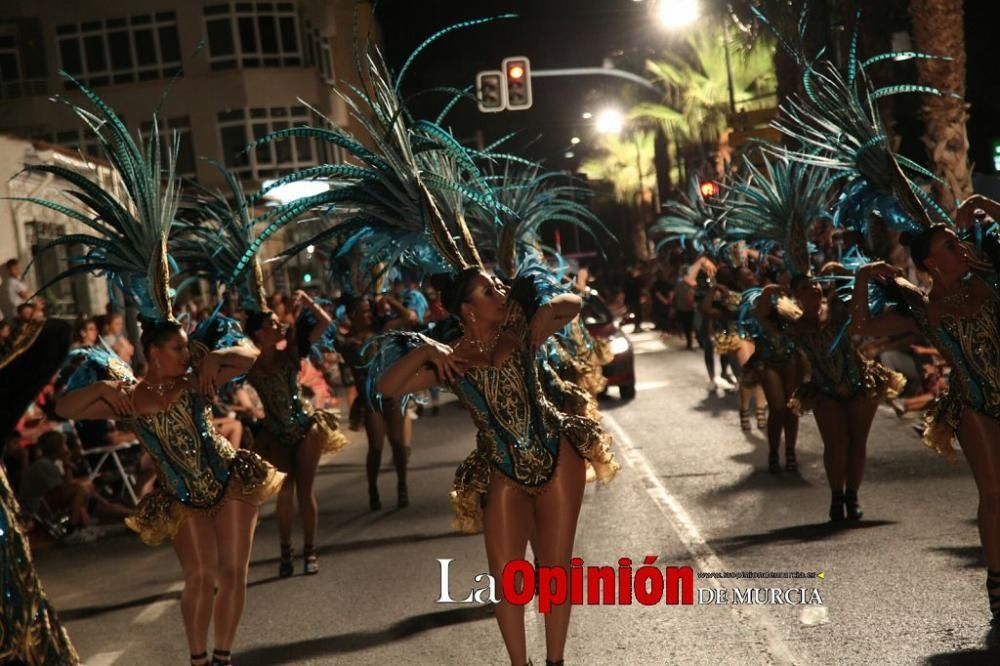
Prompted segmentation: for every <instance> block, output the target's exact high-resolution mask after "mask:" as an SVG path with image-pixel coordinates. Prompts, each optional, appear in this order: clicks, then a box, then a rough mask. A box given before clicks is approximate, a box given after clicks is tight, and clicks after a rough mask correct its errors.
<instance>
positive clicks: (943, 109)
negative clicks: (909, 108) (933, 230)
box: [910, 0, 972, 213]
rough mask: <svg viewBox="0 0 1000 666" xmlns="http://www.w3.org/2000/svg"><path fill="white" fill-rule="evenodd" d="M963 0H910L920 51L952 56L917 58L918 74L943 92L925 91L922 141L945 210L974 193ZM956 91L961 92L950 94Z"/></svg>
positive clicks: (915, 42)
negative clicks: (966, 81)
mask: <svg viewBox="0 0 1000 666" xmlns="http://www.w3.org/2000/svg"><path fill="white" fill-rule="evenodd" d="M962 4H963V3H962V0H910V18H911V20H912V22H913V41H914V47H915V48H916V50H917V51H922V52H924V53H929V54H932V55H939V56H948V57H950V58H951V59H950V60H918V61H917V78H918V80H919V82H920V83H921V84H923V85H928V86H933V87H935V88H937V89H938V90H940V91H941V92H942V93H944V95H943V96H937V95H924V96H923V97H922V98H921V100H922V106H921V111H922V113H923V116H924V124H925V128H924V136H923V141H924V144H925V145H926V146H927V150H928V151H929V152H930V156H931V161H932V163H933V167H934V168H933V171H934V173H935V174H936V175H937V176H938V177H939V178H940V179H941V180H943V181H944V182H943V183H935V185H934V194H935V196H936V198H937V200H938V203H940V204H941V205H942V206H943V207H944V209H945V210H947V211H948V212H949V213H954V212H955V210H956V208H957V204H956V200H957V201H961V200H963V199H965V198H966V197H968V196H969V195H971V194H972V172H971V169H970V167H969V138H968V135H967V133H966V128H965V124H966V122H967V120H968V118H969V112H968V108H969V105H968V104H966V102H965V31H964V29H963V26H962V18H963V9H962ZM949 94H955V95H957V96H958V97H957V98H955V97H949V96H947V95H949Z"/></svg>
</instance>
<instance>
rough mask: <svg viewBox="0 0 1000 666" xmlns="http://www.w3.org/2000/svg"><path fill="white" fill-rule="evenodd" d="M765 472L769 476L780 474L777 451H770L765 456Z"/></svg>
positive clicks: (779, 461)
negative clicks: (769, 474) (767, 472)
mask: <svg viewBox="0 0 1000 666" xmlns="http://www.w3.org/2000/svg"><path fill="white" fill-rule="evenodd" d="M767 471H769V472H770V473H771V474H779V473H781V460H780V459H779V458H778V452H777V451H771V452H770V453H769V454H767Z"/></svg>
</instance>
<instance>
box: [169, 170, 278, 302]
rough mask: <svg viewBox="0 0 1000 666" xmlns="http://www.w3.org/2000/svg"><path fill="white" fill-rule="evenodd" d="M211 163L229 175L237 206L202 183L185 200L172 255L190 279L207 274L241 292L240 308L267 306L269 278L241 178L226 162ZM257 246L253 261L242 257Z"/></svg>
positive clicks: (222, 172) (232, 194)
mask: <svg viewBox="0 0 1000 666" xmlns="http://www.w3.org/2000/svg"><path fill="white" fill-rule="evenodd" d="M212 165H213V166H214V167H215V168H216V169H218V170H219V172H220V173H221V174H222V175H223V176H224V179H225V182H226V185H227V188H228V190H229V194H230V196H231V197H232V200H233V205H230V203H229V199H228V198H227V197H226V196H225V195H224V194H222V193H221V192H218V191H213V190H209V189H207V188H205V187H201V186H199V185H195V186H194V191H193V192H192V193H190V194H189V195H186V196H185V197H184V198H183V199H182V201H181V209H180V213H179V218H181V220H182V221H179V222H177V224H176V233H175V234H174V237H173V238H172V239H171V241H170V252H171V255H172V256H173V257H174V258H175V259H176V260H177V262H178V264H179V265H180V267H181V271H180V274H181V275H184V276H186V277H187V279H196V278H208V279H211V280H213V281H218V282H221V283H222V284H224V285H225V286H226V288H227V289H232V290H234V291H235V292H236V293H238V294H239V300H240V307H242V308H243V309H244V310H249V311H265V310H267V309H268V308H267V298H266V296H265V293H264V276H263V271H262V270H261V265H260V260H259V258H258V257H257V256H256V251H257V250H259V248H260V246H259V245H255V244H254V240H255V238H254V231H253V230H254V219H253V218H252V217H251V212H250V211H251V208H250V206H249V205H248V204H247V201H246V197H245V196H244V194H243V187H242V185H241V184H240V181H239V179H238V178H237V177H236V176H235V175H234V174H232V173H231V172H230V171H228V170H227V169H225V168H224V167H223V166H222V165H220V164H218V163H216V162H212ZM251 248H254V250H253V256H252V257H251V259H250V261H243V259H244V257H245V256H246V255H247V253H248V252H251Z"/></svg>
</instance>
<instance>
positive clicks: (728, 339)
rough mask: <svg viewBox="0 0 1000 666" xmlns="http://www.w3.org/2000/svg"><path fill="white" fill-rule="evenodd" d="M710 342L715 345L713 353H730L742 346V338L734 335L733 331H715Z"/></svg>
mask: <svg viewBox="0 0 1000 666" xmlns="http://www.w3.org/2000/svg"><path fill="white" fill-rule="evenodd" d="M712 343H713V344H714V345H715V353H717V354H732V353H733V352H735V351H739V349H740V348H741V347H742V346H743V338H741V337H740V336H738V335H736V334H735V333H728V332H725V331H724V332H722V333H716V334H715V335H714V336H713V337H712Z"/></svg>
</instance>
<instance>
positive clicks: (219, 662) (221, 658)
mask: <svg viewBox="0 0 1000 666" xmlns="http://www.w3.org/2000/svg"><path fill="white" fill-rule="evenodd" d="M232 663H233V653H232V652H230V651H229V650H212V666H231V664H232Z"/></svg>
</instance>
